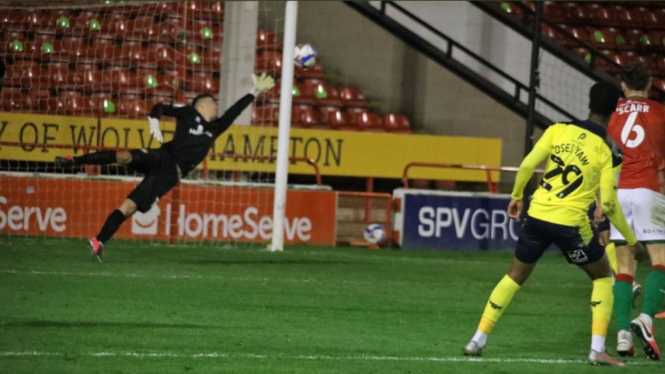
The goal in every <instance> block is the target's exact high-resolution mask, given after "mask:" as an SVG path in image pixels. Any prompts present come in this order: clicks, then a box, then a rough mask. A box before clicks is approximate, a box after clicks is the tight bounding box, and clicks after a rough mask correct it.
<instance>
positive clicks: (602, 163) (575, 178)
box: [529, 120, 622, 226]
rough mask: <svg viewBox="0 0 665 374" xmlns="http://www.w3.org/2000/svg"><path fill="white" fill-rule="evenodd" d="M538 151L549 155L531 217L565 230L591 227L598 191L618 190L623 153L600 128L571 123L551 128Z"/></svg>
mask: <svg viewBox="0 0 665 374" xmlns="http://www.w3.org/2000/svg"><path fill="white" fill-rule="evenodd" d="M535 148H538V149H540V150H541V151H545V152H547V153H548V154H549V156H548V158H547V164H546V166H545V172H544V174H543V178H542V180H541V182H540V187H538V189H537V190H536V192H535V193H534V194H533V199H532V201H531V205H530V207H529V215H530V216H531V217H534V218H538V219H541V220H544V221H548V222H552V223H557V224H560V225H566V226H584V225H588V221H589V218H588V215H587V211H588V210H589V205H591V203H592V202H593V201H594V200H595V198H596V193H597V191H598V190H599V188H602V189H607V190H616V180H617V177H616V171H617V170H618V169H619V166H620V165H621V160H622V154H621V149H620V148H619V146H618V145H617V144H615V143H614V141H612V139H611V138H610V137H609V136H608V135H607V132H606V131H605V129H604V128H603V127H601V126H600V125H598V124H596V123H594V122H592V121H588V120H587V121H572V122H567V123H555V124H553V125H551V126H550V127H549V128H548V129H547V130H546V131H545V133H544V134H543V136H542V137H541V138H540V140H538V142H537V143H536V145H535Z"/></svg>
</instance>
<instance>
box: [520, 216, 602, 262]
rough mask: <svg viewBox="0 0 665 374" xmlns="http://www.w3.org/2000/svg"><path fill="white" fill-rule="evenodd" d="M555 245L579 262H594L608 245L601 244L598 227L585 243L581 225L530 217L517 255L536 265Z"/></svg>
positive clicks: (526, 221)
mask: <svg viewBox="0 0 665 374" xmlns="http://www.w3.org/2000/svg"><path fill="white" fill-rule="evenodd" d="M590 229H591V230H593V228H590ZM552 244H556V246H557V247H559V249H560V250H561V252H563V254H564V256H566V259H567V260H568V262H569V263H571V264H576V265H585V264H591V263H594V262H596V261H598V260H600V259H601V258H602V257H603V255H604V254H605V248H603V246H602V245H601V244H600V240H598V233H597V232H596V231H595V230H593V237H592V238H591V240H590V241H589V242H588V243H585V242H584V239H583V238H582V235H581V234H580V227H576V226H564V225H559V224H556V223H552V222H547V221H543V220H540V219H537V218H533V217H527V218H526V219H525V220H524V223H522V227H521V228H520V236H519V238H518V240H517V247H516V249H515V258H517V259H518V260H520V261H522V262H524V263H527V264H533V263H535V262H537V261H538V260H539V259H540V257H541V256H542V255H543V253H545V251H546V250H547V248H549V247H550V246H551V245H552Z"/></svg>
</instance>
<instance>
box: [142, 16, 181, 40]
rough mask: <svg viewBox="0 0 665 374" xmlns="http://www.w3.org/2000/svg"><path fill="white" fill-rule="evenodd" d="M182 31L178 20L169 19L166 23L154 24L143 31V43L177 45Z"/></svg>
mask: <svg viewBox="0 0 665 374" xmlns="http://www.w3.org/2000/svg"><path fill="white" fill-rule="evenodd" d="M182 31H183V30H181V27H180V25H179V24H178V22H177V20H174V19H169V20H167V21H165V22H159V23H153V24H152V25H150V26H148V27H147V28H144V29H143V33H142V38H141V40H142V41H152V42H159V43H175V42H177V41H178V37H179V35H180V33H181V32H182Z"/></svg>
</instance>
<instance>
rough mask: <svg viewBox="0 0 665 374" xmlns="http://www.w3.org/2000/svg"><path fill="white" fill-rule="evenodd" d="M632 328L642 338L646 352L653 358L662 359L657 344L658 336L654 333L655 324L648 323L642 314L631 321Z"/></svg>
mask: <svg viewBox="0 0 665 374" xmlns="http://www.w3.org/2000/svg"><path fill="white" fill-rule="evenodd" d="M630 329H631V330H633V334H635V336H637V338H638V339H640V342H641V343H642V348H643V349H644V353H645V354H646V355H647V357H649V358H650V359H652V360H660V351H659V350H658V346H657V345H656V336H655V335H654V331H653V325H651V324H649V323H647V322H646V321H645V320H644V318H642V316H639V317H637V318H635V319H634V320H633V321H632V322H631V323H630Z"/></svg>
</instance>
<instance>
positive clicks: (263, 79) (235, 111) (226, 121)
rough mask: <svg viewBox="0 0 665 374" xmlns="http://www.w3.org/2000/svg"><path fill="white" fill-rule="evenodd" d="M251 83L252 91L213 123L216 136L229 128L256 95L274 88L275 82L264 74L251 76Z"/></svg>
mask: <svg viewBox="0 0 665 374" xmlns="http://www.w3.org/2000/svg"><path fill="white" fill-rule="evenodd" d="M252 81H253V82H254V86H253V87H252V90H251V91H249V93H248V94H247V95H245V96H243V97H242V98H241V99H240V100H238V101H236V102H235V104H233V105H231V107H230V108H229V109H227V110H226V112H224V114H223V115H222V116H221V117H219V118H218V119H216V120H215V121H213V123H214V124H215V125H216V126H217V133H218V134H221V133H223V132H224V131H226V130H227V129H228V128H229V127H231V125H232V124H233V122H234V121H235V120H236V118H238V116H239V115H240V113H242V112H243V110H245V108H247V107H248V106H249V104H251V103H252V102H254V99H255V98H256V97H257V96H258V95H260V94H261V93H262V92H264V91H267V90H269V89H271V88H273V87H274V86H275V80H274V79H273V78H272V77H271V76H269V75H267V74H266V73H263V74H262V75H260V76H257V75H256V74H252Z"/></svg>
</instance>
